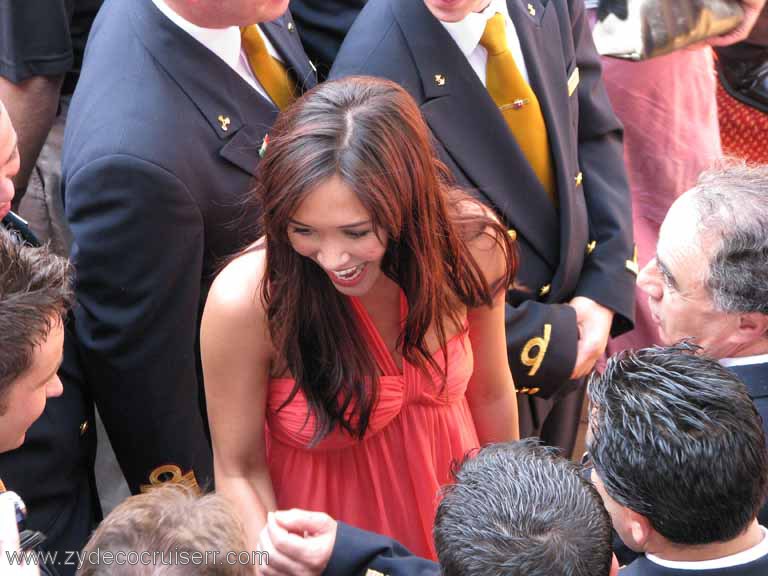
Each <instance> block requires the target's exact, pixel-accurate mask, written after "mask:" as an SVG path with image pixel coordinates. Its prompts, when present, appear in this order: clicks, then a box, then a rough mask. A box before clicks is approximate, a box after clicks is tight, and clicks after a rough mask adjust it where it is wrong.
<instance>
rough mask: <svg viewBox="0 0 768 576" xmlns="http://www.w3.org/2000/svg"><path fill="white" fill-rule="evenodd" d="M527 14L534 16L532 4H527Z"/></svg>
mask: <svg viewBox="0 0 768 576" xmlns="http://www.w3.org/2000/svg"><path fill="white" fill-rule="evenodd" d="M528 14H530V15H531V16H536V8H534V7H533V4H528Z"/></svg>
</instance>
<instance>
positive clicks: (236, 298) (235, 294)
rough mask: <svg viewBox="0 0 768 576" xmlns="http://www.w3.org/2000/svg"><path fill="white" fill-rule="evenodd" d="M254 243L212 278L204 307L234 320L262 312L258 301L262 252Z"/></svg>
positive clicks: (259, 246)
mask: <svg viewBox="0 0 768 576" xmlns="http://www.w3.org/2000/svg"><path fill="white" fill-rule="evenodd" d="M260 242H261V241H258V242H256V243H254V244H253V245H251V246H250V247H248V248H247V249H246V250H245V251H244V252H243V253H242V254H240V255H238V256H237V257H235V258H233V259H232V260H231V261H230V262H228V263H227V265H226V266H224V268H222V270H221V271H220V272H219V274H218V275H217V276H216V278H215V280H214V281H213V284H212V285H211V290H210V292H209V294H208V301H207V304H206V307H213V308H214V309H215V310H216V311H217V312H218V313H221V314H225V315H226V316H233V317H236V316H237V315H239V314H245V315H247V317H250V318H252V319H253V315H254V314H257V315H259V316H261V315H263V313H264V305H263V302H262V299H261V290H262V282H263V279H264V274H265V272H266V262H267V258H266V250H264V247H263V243H261V244H260Z"/></svg>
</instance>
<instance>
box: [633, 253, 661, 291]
mask: <svg viewBox="0 0 768 576" xmlns="http://www.w3.org/2000/svg"><path fill="white" fill-rule="evenodd" d="M637 285H638V286H639V287H640V289H641V290H642V291H643V292H645V293H646V294H648V296H650V297H651V298H654V299H656V300H660V299H661V296H662V292H663V288H662V285H661V277H660V275H659V271H658V269H657V267H656V258H651V260H649V261H648V264H646V265H645V266H643V269H642V270H640V274H638V275H637Z"/></svg>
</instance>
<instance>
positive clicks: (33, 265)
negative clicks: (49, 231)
mask: <svg viewBox="0 0 768 576" xmlns="http://www.w3.org/2000/svg"><path fill="white" fill-rule="evenodd" d="M71 276H72V273H71V266H70V264H69V262H68V261H67V260H66V259H65V258H61V257H59V256H56V255H55V254H53V253H52V252H51V251H50V250H49V249H48V247H46V246H43V247H40V248H38V247H33V246H27V245H25V244H23V243H22V242H21V240H20V239H19V238H18V237H17V236H16V235H15V234H13V233H11V232H8V231H7V230H5V229H3V228H2V227H1V226H0V414H2V413H3V412H4V411H5V396H6V395H7V393H8V390H10V387H11V384H12V383H13V382H14V381H15V380H16V379H17V378H19V377H20V376H21V375H22V374H23V373H24V372H25V371H26V370H27V369H28V368H29V367H30V365H31V362H32V356H33V353H34V350H35V348H36V347H37V346H39V345H40V344H42V343H43V342H44V341H45V339H46V338H47V337H48V333H49V332H50V331H51V327H52V326H53V324H54V322H56V321H57V320H58V319H60V318H62V317H63V315H64V314H65V313H66V311H67V309H68V308H69V307H70V305H71V304H72V300H73V295H72V286H71Z"/></svg>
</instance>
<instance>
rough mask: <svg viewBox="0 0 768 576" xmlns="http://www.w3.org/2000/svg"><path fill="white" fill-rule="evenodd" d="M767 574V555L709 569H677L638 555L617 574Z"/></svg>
mask: <svg viewBox="0 0 768 576" xmlns="http://www.w3.org/2000/svg"><path fill="white" fill-rule="evenodd" d="M765 574H768V556H763V557H761V558H758V559H757V560H753V561H752V562H749V563H747V564H741V565H740V566H732V567H730V568H714V569H711V570H678V569H675V568H666V567H664V566H660V565H659V564H654V563H653V562H651V561H650V560H648V559H647V558H646V557H645V556H640V557H639V558H638V559H637V560H635V561H634V562H632V564H630V565H629V566H627V567H626V568H622V569H621V570H619V576H699V575H701V576H765Z"/></svg>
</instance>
